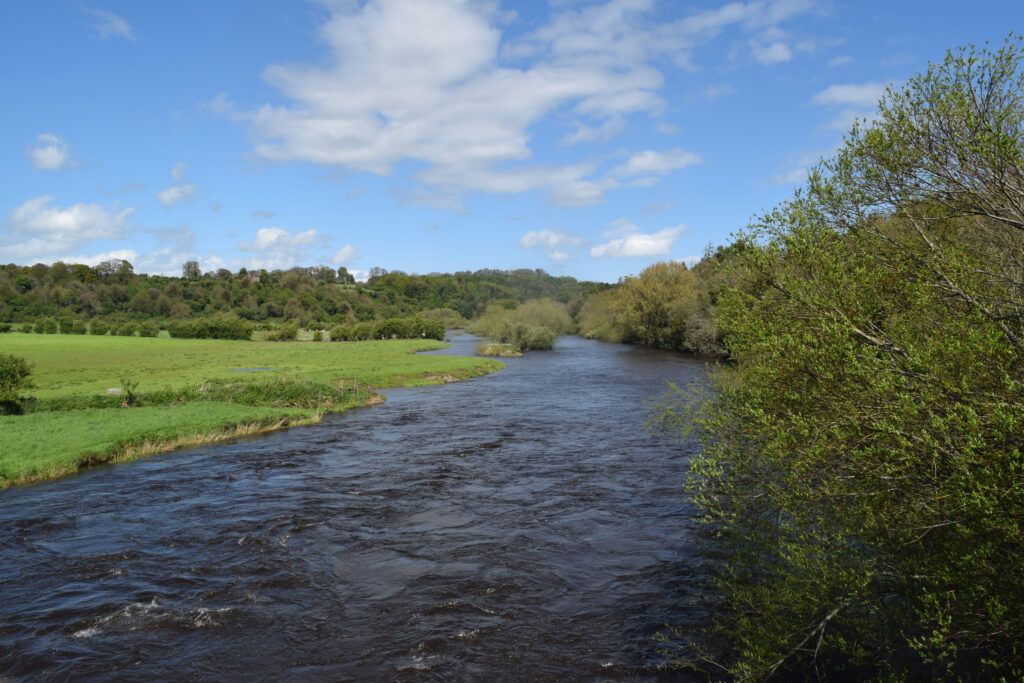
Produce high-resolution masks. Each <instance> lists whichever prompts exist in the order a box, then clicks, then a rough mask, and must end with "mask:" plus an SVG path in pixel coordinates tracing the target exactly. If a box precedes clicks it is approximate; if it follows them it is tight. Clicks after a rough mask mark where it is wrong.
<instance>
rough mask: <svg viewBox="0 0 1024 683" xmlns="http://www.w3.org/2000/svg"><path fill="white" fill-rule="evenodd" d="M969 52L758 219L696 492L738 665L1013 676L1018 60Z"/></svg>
mask: <svg viewBox="0 0 1024 683" xmlns="http://www.w3.org/2000/svg"><path fill="white" fill-rule="evenodd" d="M1022 61H1024V60H1022V55H1021V43H1020V40H1019V39H1018V40H1009V41H1007V43H1006V44H1005V45H1004V46H1003V47H1002V48H1001V49H999V50H996V51H990V50H987V49H981V50H978V49H974V48H968V49H964V50H960V51H957V52H951V53H950V54H949V55H948V56H947V57H946V59H945V61H944V62H942V63H941V64H937V65H932V66H930V67H929V68H928V69H927V71H926V72H925V73H923V74H920V75H918V76H916V77H914V78H912V79H910V80H909V81H908V82H907V83H906V85H905V86H902V87H900V88H899V89H890V90H889V91H888V92H887V93H886V95H885V96H884V98H883V100H882V102H881V104H880V107H879V116H878V118H877V119H876V120H875V121H874V122H873V123H871V124H859V125H857V126H855V127H854V128H853V130H852V131H851V133H850V135H849V136H848V138H847V139H846V141H845V144H844V146H843V148H842V149H841V150H840V151H839V152H838V153H837V154H836V155H835V157H833V158H832V159H830V160H828V161H826V162H825V163H823V164H822V166H821V167H820V168H818V169H816V170H815V172H813V173H812V174H811V177H810V179H809V182H808V186H807V188H806V190H805V191H803V192H800V193H798V194H797V195H796V196H795V197H794V198H793V199H792V200H790V201H788V202H786V203H784V204H782V205H781V206H779V207H778V208H776V209H775V210H773V211H772V212H770V213H769V214H767V215H766V216H764V217H762V218H761V219H759V220H758V221H756V222H755V224H754V225H753V226H751V228H750V229H749V231H748V232H747V233H746V234H745V235H744V236H743V237H742V239H741V244H742V246H741V248H739V250H738V252H739V253H738V255H737V257H736V260H735V262H734V264H733V266H732V269H731V275H732V276H733V277H734V278H735V283H736V285H737V286H735V287H733V288H731V289H730V290H729V291H728V292H727V293H726V294H725V295H724V296H723V297H722V299H721V301H720V302H719V308H718V324H719V325H720V326H721V327H722V331H723V334H724V340H725V345H726V347H727V350H728V352H729V354H730V356H731V358H732V359H733V361H734V362H733V364H731V365H729V366H724V367H723V368H722V369H720V370H719V371H718V372H717V373H716V375H715V378H714V393H713V395H712V397H711V398H710V399H709V400H708V402H707V403H705V404H704V405H703V407H701V408H700V412H699V413H698V416H699V419H698V424H699V425H700V427H701V429H702V433H703V437H704V439H705V443H706V448H705V451H704V453H703V454H702V455H701V456H699V457H698V458H696V459H695V460H694V463H693V469H692V480H691V486H692V488H693V490H694V492H695V494H696V501H697V503H698V504H699V505H700V506H701V508H702V510H703V512H704V515H705V521H706V522H707V523H708V524H709V525H710V526H711V527H712V528H713V529H714V531H715V532H716V533H715V537H716V538H718V539H720V543H719V547H718V550H719V551H720V552H721V553H722V554H723V555H724V556H725V558H727V560H728V562H727V565H726V569H725V571H724V573H723V576H722V579H721V581H720V584H719V588H720V590H721V594H720V597H721V599H722V601H723V602H722V604H723V605H724V613H725V616H724V617H723V619H722V620H721V621H720V623H719V624H718V634H719V635H724V636H726V637H727V639H728V642H729V643H730V644H731V647H730V648H729V649H727V650H726V651H725V652H722V653H719V657H720V659H721V663H722V665H723V666H725V667H726V668H727V669H728V670H729V671H730V672H731V673H732V674H733V675H735V676H737V677H740V678H755V679H764V678H768V677H770V676H772V675H774V674H779V673H784V672H788V673H789V674H794V673H796V672H798V671H803V672H804V673H805V674H808V675H809V674H810V673H811V672H812V671H817V672H818V673H819V675H822V674H829V673H831V674H833V675H839V676H845V677H858V678H862V677H868V676H878V677H885V678H888V677H894V678H912V679H928V678H940V679H961V678H964V679H966V678H972V679H973V678H978V679H985V680H996V679H1000V678H1003V679H1006V680H1009V679H1020V678H1021V677H1022V676H1024V648H1022V647H1021V643H1024V591H1021V589H1020V587H1021V586H1022V585H1024V565H1022V563H1021V562H1020V558H1021V557H1024V476H1022V474H1024V451H1022V448H1024V363H1022V360H1024V356H1022V354H1021V346H1020V343H1021V339H1024V318H1022V309H1021V305H1022V304H1021V302H1022V301H1024V277H1022V267H1021V264H1022V263H1024V212H1022V210H1021V209H1022V203H1021V201H1022V200H1021V198H1022V197H1024V175H1022V173H1021V170H1020V169H1021V162H1022V160H1024V125H1022V123H1024V99H1022V98H1024V70H1022Z"/></svg>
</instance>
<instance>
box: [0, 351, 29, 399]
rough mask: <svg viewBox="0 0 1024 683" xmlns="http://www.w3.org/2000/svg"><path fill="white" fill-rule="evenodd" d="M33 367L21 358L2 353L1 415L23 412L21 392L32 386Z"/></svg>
mask: <svg viewBox="0 0 1024 683" xmlns="http://www.w3.org/2000/svg"><path fill="white" fill-rule="evenodd" d="M31 374H32V365H31V364H30V363H29V362H28V361H27V360H25V359H24V358H21V357H20V356H12V355H10V354H7V353H0V413H13V414H17V413H20V412H21V403H20V402H21V396H20V394H21V391H22V390H23V389H27V388H29V387H30V386H32V382H31V380H30V379H29V375H31Z"/></svg>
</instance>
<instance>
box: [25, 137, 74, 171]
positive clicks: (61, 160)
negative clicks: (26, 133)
mask: <svg viewBox="0 0 1024 683" xmlns="http://www.w3.org/2000/svg"><path fill="white" fill-rule="evenodd" d="M70 163H71V155H70V154H69V153H68V145H67V143H66V142H64V140H62V139H61V138H60V137H59V136H58V135H55V134H54V133H40V134H39V135H38V136H36V146H35V148H33V150H32V166H33V167H34V168H37V169H39V170H41V171H59V170H61V169H64V168H67V167H68V165H69V164H70Z"/></svg>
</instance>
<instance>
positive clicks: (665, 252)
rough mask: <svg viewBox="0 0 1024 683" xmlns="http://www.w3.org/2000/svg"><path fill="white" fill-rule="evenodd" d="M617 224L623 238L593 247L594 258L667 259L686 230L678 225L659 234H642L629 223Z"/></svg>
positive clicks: (591, 252)
mask: <svg viewBox="0 0 1024 683" xmlns="http://www.w3.org/2000/svg"><path fill="white" fill-rule="evenodd" d="M617 223H618V224H617V226H616V229H617V231H618V232H619V234H621V235H622V236H621V237H617V238H615V239H611V240H609V241H608V242H605V243H604V244H598V245H595V246H593V247H591V248H590V255H591V256H592V257H594V258H626V257H646V258H653V257H666V256H669V255H670V254H671V253H672V245H673V244H674V243H675V241H676V240H677V239H679V237H680V236H681V235H682V234H683V232H684V231H685V229H686V228H685V227H684V226H682V225H677V226H674V227H671V228H665V229H664V230H659V231H658V232H652V233H645V232H640V230H639V228H637V226H635V225H633V224H632V223H630V222H629V221H619V222H617Z"/></svg>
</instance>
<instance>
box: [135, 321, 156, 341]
mask: <svg viewBox="0 0 1024 683" xmlns="http://www.w3.org/2000/svg"><path fill="white" fill-rule="evenodd" d="M158 334H160V326H159V325H157V324H156V323H155V322H152V321H149V320H147V321H146V322H142V323H139V336H140V337H155V336H157V335H158Z"/></svg>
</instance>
